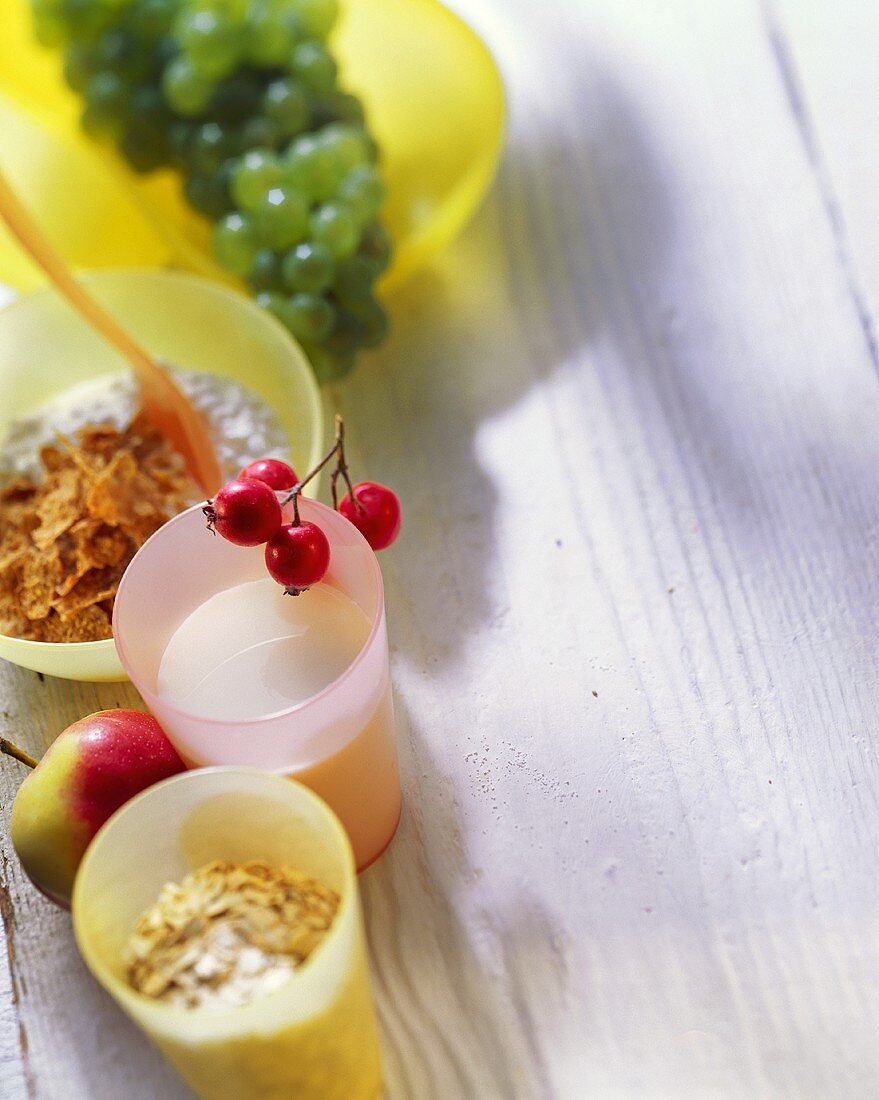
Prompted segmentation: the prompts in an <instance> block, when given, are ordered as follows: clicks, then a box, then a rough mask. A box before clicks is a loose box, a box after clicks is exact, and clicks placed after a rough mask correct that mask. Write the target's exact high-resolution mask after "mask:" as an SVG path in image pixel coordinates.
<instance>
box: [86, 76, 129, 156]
mask: <svg viewBox="0 0 879 1100" xmlns="http://www.w3.org/2000/svg"><path fill="white" fill-rule="evenodd" d="M85 102H86V107H85V110H84V111H83V115H82V125H83V128H84V129H85V131H86V133H88V134H90V135H91V136H92V137H96V138H101V139H104V138H111V139H113V140H118V139H119V138H121V137H122V134H123V132H124V130H125V115H126V112H127V109H128V89H127V88H126V86H125V84H124V83H123V82H122V80H121V79H120V77H119V76H118V75H117V74H116V73H114V72H109V71H104V72H99V73H96V74H95V75H94V76H93V77H92V78H91V80H90V81H89V82H88V87H87V88H86V90H85Z"/></svg>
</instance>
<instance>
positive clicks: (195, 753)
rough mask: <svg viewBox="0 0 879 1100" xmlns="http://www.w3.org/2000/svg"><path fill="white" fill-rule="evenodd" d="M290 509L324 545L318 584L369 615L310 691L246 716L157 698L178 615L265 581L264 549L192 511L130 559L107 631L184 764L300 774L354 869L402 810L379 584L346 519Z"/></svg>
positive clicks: (319, 508) (303, 507) (371, 558)
mask: <svg viewBox="0 0 879 1100" xmlns="http://www.w3.org/2000/svg"><path fill="white" fill-rule="evenodd" d="M299 507H300V512H301V514H302V518H303V519H306V520H311V521H312V522H314V523H317V524H319V525H320V526H321V527H322V528H323V530H324V532H325V533H326V535H327V538H328V539H329V541H330V547H331V555H332V556H331V560H330V568H329V571H328V573H327V576H326V578H325V579H326V581H327V582H328V583H330V584H332V585H334V586H335V587H336V588H338V589H339V590H340V591H341V592H343V593H344V594H345V595H347V596H348V597H349V598H350V599H352V600H354V602H355V603H357V604H358V605H359V607H360V608H361V609H362V610H363V612H364V613H365V614H366V616H367V618H368V619H369V622H370V631H369V635H368V637H367V640H366V643H365V644H364V646H363V648H362V649H361V650H360V652H359V653H358V654H357V656H356V657H355V658H354V660H353V661H352V662H351V664H350V665H349V666H348V668H347V669H346V670H345V671H344V672H343V673H342V675H341V676H339V677H338V679H336V680H334V681H333V682H332V683H330V684H329V685H328V686H327V687H326V688H324V689H323V690H322V691H320V692H318V694H316V695H313V696H312V697H311V698H309V699H307V700H305V702H302V703H298V704H297V705H295V706H290V707H288V708H286V709H284V710H280V711H277V712H275V713H273V714H267V715H264V716H261V717H258V718H255V719H248V720H246V721H241V720H218V719H211V718H204V717H201V716H199V715H195V714H190V713H187V712H186V710H184V709H181V707H180V706H179V705H177V704H172V703H170V702H169V701H168V700H167V699H164V698H162V697H161V696H160V695H159V694H158V691H157V677H158V671H159V666H160V664H161V660H162V656H163V654H164V652H165V649H166V647H167V645H168V642H169V640H170V638H171V636H172V635H173V634H174V632H175V631H176V630H177V628H178V627H179V626H180V624H181V623H182V622H183V620H184V619H186V618H187V617H188V616H189V615H190V614H191V613H192V612H193V611H194V610H195V609H196V608H197V607H199V606H200V605H201V604H202V603H203V602H204V601H205V600H207V599H209V598H210V597H211V596H213V595H215V594H216V593H217V592H220V591H223V590H225V589H227V588H231V587H232V586H234V585H238V584H242V583H244V582H246V581H251V580H258V579H260V578H263V577H265V576H266V569H265V561H264V557H263V547H261V546H256V547H252V548H244V547H240V546H234V545H233V544H231V543H229V542H227V541H226V540H225V539H223V538H220V537H211V535H210V534H208V532H207V531H206V530H205V519H204V516H203V515H202V512H201V508H200V507H198V506H196V507H194V508H190V509H189V510H188V511H187V512H183V513H182V514H181V515H179V516H176V517H175V518H174V519H172V520H171V521H170V522H169V523H166V524H165V525H164V526H163V527H161V528H160V529H159V530H158V531H157V532H156V533H155V534H154V535H153V536H152V538H150V539H149V540H148V541H147V542H146V543H145V544H144V545H143V546H142V547H141V548H140V550H139V551H138V552H137V554H136V555H135V556H134V559H133V560H132V562H131V564H130V565H129V566H128V569H127V570H126V571H125V575H124V577H123V578H122V581H121V583H120V585H119V591H118V593H117V594H116V603H115V610H114V614H113V633H114V636H115V639H116V648H117V650H118V652H119V658H120V660H121V662H122V665H123V667H124V668H125V671H126V672H127V673H128V675H129V676H130V677H131V680H132V682H133V683H134V685H135V686H136V687H137V689H138V691H139V692H140V693H141V695H142V696H143V698H144V700H145V702H146V703H147V705H148V706H149V708H150V710H151V711H152V712H153V714H154V715H155V716H156V718H157V719H158V721H159V722H160V723H161V725H162V727H163V728H164V730H165V732H166V733H167V734H168V737H169V738H170V739H171V741H172V742H173V743H174V745H175V747H176V749H177V751H178V752H179V753H180V755H181V756H182V757H183V759H184V760H185V761H186V762H187V764H189V765H190V766H191V767H204V766H208V765H222V764H225V765H239V766H245V767H252V768H259V769H262V770H263V771H269V772H275V773H277V774H281V775H286V776H291V777H293V778H295V779H298V780H299V782H301V783H304V784H305V785H306V786H307V787H310V788H311V789H312V790H313V791H316V792H317V794H319V795H320V796H321V797H322V798H323V799H324V800H325V801H326V802H327V803H329V805H330V806H331V807H332V808H333V810H334V811H335V812H336V814H337V815H338V816H339V818H340V819H341V821H342V824H343V825H344V826H345V828H346V830H347V832H348V836H349V837H350V839H351V844H352V847H353V849H354V857H355V860H356V863H357V868H358V870H361V871H362V870H363V869H364V868H366V867H368V866H369V864H370V863H372V862H373V861H374V860H376V859H377V858H378V857H379V856H380V855H381V854H382V852H383V851H384V850H385V848H386V847H387V846H388V844H389V843H390V842H391V839H392V838H393V835H394V832H395V831H396V828H397V824H398V822H399V819H400V809H401V796H400V779H399V771H398V766H397V751H396V742H395V733H394V707H393V698H392V694H391V683H390V671H389V662H388V636H387V625H386V622H385V606H384V588H383V585H382V577H381V571H380V569H379V566H378V562H377V560H376V557H375V554H374V553H373V551H372V549H371V547H370V546H369V544H368V543H367V542H366V540H365V539H364V538H363V536H362V535H361V534H360V532H359V531H358V530H357V529H356V528H355V527H354V526H353V525H352V524H351V523H349V522H348V520H346V519H345V518H344V517H343V516H341V515H339V514H338V513H337V512H335V511H333V509H331V508H328V507H326V505H323V504H319V503H318V502H317V501H313V500H307V499H302V500H300V505H299ZM291 598H292V597H291ZM234 625H235V624H234V623H232V624H230V629H234Z"/></svg>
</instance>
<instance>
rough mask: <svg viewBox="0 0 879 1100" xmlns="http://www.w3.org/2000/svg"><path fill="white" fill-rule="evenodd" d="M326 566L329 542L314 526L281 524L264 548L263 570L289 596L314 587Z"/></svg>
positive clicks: (306, 523) (328, 556) (312, 524)
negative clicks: (266, 571) (267, 572)
mask: <svg viewBox="0 0 879 1100" xmlns="http://www.w3.org/2000/svg"><path fill="white" fill-rule="evenodd" d="M329 564H330V544H329V541H328V539H327V536H326V535H325V534H324V533H323V531H322V530H321V529H320V527H318V526H317V524H315V523H308V522H303V523H300V524H299V526H298V527H296V526H294V525H293V524H292V523H285V524H284V525H283V527H281V529H280V530H279V531H276V532H275V533H274V535H272V537H271V538H270V539H269V541H268V543H267V544H266V568H267V569H268V571H269V573H271V575H272V577H274V579H275V580H276V581H277V582H278V584H283V586H284V588H285V589H286V590H287V592H289V593H290V595H292V596H298V595H299V593H300V592H303V591H304V590H305V589H306V588H310V587H311V585H313V584H317V582H318V581H319V580H321V579H322V578H323V576H324V574H325V573H326V571H327V568H328V566H329Z"/></svg>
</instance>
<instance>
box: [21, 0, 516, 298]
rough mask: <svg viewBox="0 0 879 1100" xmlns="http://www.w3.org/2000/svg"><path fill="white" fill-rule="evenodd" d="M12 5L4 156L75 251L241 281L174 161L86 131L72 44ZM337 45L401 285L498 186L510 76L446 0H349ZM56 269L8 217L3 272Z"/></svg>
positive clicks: (75, 258) (85, 262) (29, 279)
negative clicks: (69, 56)
mask: <svg viewBox="0 0 879 1100" xmlns="http://www.w3.org/2000/svg"><path fill="white" fill-rule="evenodd" d="M0 11H2V20H0V22H2V30H3V33H2V34H0V133H2V134H4V137H5V139H6V140H4V142H3V143H2V148H0V164H2V165H3V167H4V169H5V170H6V172H7V173H8V174H9V176H10V178H11V179H12V182H13V183H14V184H15V185H16V186H17V187H18V188H19V189H20V191H21V193H22V194H24V195H28V196H29V197H30V199H31V202H32V203H33V204H34V206H35V208H36V209H38V210H39V213H40V218H41V222H42V224H43V225H44V226H45V228H46V230H47V232H48V233H49V236H50V237H51V239H52V241H53V242H54V243H55V245H56V246H57V247H58V248H59V249H60V250H61V251H62V253H63V254H64V256H65V257H66V259H67V260H68V262H69V263H71V264H73V265H74V266H79V267H85V268H94V267H108V266H120V265H125V264H130V263H132V262H139V263H142V264H156V263H158V264H161V263H168V262H172V263H175V264H178V265H180V266H183V267H186V268H188V269H189V270H191V271H195V272H198V273H201V274H206V275H210V276H212V277H213V278H217V279H222V280H224V281H226V282H231V281H233V280H231V278H230V276H229V275H228V274H227V273H226V272H224V271H222V269H221V268H219V267H218V266H217V265H216V264H215V263H214V260H213V256H212V253H211V247H210V225H209V223H208V222H207V220H206V219H204V218H202V217H200V216H199V215H197V214H196V213H194V212H193V210H192V209H191V208H190V207H189V206H188V204H187V203H186V202H185V200H184V199H183V198H182V196H181V193H180V183H179V179H178V177H177V176H176V175H175V174H174V173H173V172H170V171H163V172H157V173H154V174H153V175H151V176H148V177H141V176H137V175H136V174H135V173H134V172H132V171H130V170H129V169H128V168H127V167H125V166H124V165H123V163H122V161H121V159H120V158H118V157H116V156H115V155H113V154H112V153H108V152H106V151H104V150H102V149H101V147H100V146H98V145H96V144H95V143H94V142H91V141H89V139H88V138H86V137H85V136H84V135H83V133H82V131H81V130H80V128H79V123H78V117H79V114H80V112H81V110H82V102H81V100H80V99H79V97H78V96H76V95H75V94H74V93H73V92H71V91H70V90H69V88H67V86H66V85H65V83H64V81H63V78H62V75H61V57H60V51H58V50H47V49H44V48H42V47H40V46H39V45H38V44H37V43H36V41H35V40H34V37H33V34H32V32H31V20H30V14H29V10H28V0H0ZM332 48H333V50H334V52H335V54H336V56H337V57H338V59H339V66H340V72H341V77H342V83H343V84H344V86H345V87H346V88H350V89H351V91H352V92H354V93H355V94H356V95H357V96H359V97H360V98H361V99H362V100H363V103H364V105H365V107H366V110H367V114H368V118H369V124H370V128H371V129H372V132H373V133H374V134H375V136H376V139H377V140H378V142H379V145H380V146H381V149H382V172H383V175H384V177H385V179H386V181H387V186H388V201H387V206H386V209H385V212H384V216H385V218H386V221H387V225H388V228H389V229H390V232H391V235H392V237H393V239H394V243H395V258H394V262H393V264H392V266H391V268H390V269H389V271H388V272H387V274H386V276H385V278H384V280H383V290H384V291H385V292H388V291H390V290H392V289H393V288H394V287H396V286H398V285H399V284H400V283H402V282H403V281H404V280H405V279H407V278H408V277H409V276H410V275H412V274H413V273H414V272H415V271H417V270H418V269H419V268H421V267H423V266H424V265H426V264H428V263H429V262H430V261H431V260H432V259H433V258H434V257H435V256H436V255H437V254H438V253H439V252H440V251H441V250H442V249H443V248H444V247H445V246H446V245H447V244H448V243H449V242H450V241H451V240H452V239H453V238H454V237H455V236H456V235H457V233H458V232H459V231H460V230H461V228H462V226H463V225H464V223H465V222H466V221H467V219H468V218H469V217H470V215H471V214H472V213H473V211H474V210H475V209H476V207H477V206H478V205H479V203H480V202H481V200H482V198H483V196H484V195H485V193H486V191H487V190H488V188H489V186H490V184H491V180H492V178H493V176H494V173H495V170H496V168H497V163H498V158H499V155H500V150H501V145H502V141H503V130H504V100H503V88H502V84H501V79H500V75H499V73H498V70H497V66H496V65H495V63H494V60H493V59H492V56H491V54H490V53H489V51H488V49H487V48H486V46H485V44H484V43H483V42H482V41H481V40H480V38H479V37H478V36H477V35H476V34H475V33H474V32H473V31H472V30H471V28H470V27H468V26H467V24H466V23H464V22H463V21H462V20H461V19H459V18H458V16H456V15H454V14H453V13H452V12H450V11H449V10H448V8H446V7H444V6H443V4H441V3H439V2H438V0H342V3H341V15H340V20H339V25H338V27H337V29H336V31H335V32H334V35H333V40H332ZM71 181H73V183H72V184H71ZM42 279H43V277H42V275H41V274H40V273H39V272H38V271H37V269H36V268H35V267H34V266H33V264H31V263H30V261H29V260H26V259H24V258H23V257H22V256H21V253H20V250H19V249H18V247H17V246H16V244H15V242H14V241H13V240H12V239H11V238H10V237H9V236H8V235H7V234H6V233H5V231H4V230H3V229H2V227H0V281H6V282H9V283H12V284H13V285H15V286H19V287H23V288H29V287H33V286H36V285H39V283H41V282H42Z"/></svg>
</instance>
